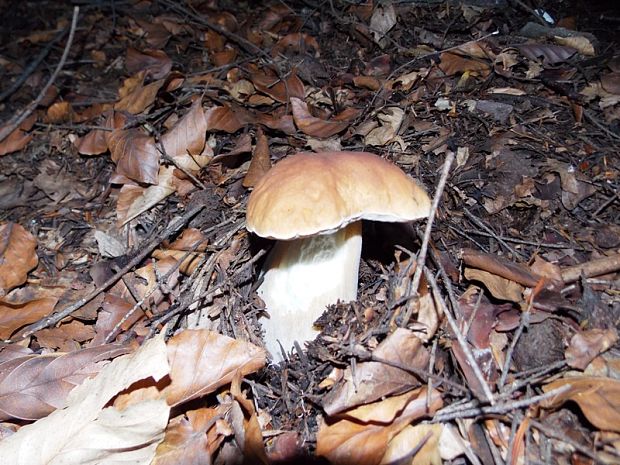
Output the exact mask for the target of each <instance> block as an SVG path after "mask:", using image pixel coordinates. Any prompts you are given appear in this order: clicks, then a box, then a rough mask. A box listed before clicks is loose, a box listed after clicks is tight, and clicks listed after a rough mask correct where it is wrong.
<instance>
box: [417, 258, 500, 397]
mask: <svg viewBox="0 0 620 465" xmlns="http://www.w3.org/2000/svg"><path fill="white" fill-rule="evenodd" d="M424 276H425V277H426V279H427V281H428V283H429V284H430V286H431V289H432V290H433V294H434V295H435V299H436V301H437V302H439V304H440V305H441V309H442V310H443V313H444V315H446V318H447V319H448V324H449V325H450V328H451V329H452V332H453V333H454V334H455V335H456V339H457V340H458V342H459V344H460V345H461V348H462V349H463V353H464V354H465V358H466V359H467V363H469V365H470V366H471V369H472V370H473V372H474V375H475V376H476V380H477V381H478V383H480V386H481V387H482V391H483V392H484V397H486V400H487V401H488V402H489V403H490V404H491V405H492V404H494V403H495V400H494V399H493V393H492V392H491V388H489V385H488V384H487V382H486V380H485V379H484V376H483V375H482V371H481V370H480V367H479V366H478V363H476V359H475V358H474V354H472V352H471V349H470V348H469V345H468V343H467V341H466V340H465V336H463V333H462V332H461V330H460V329H459V326H458V325H457V323H456V320H455V319H454V317H453V316H452V313H451V312H450V309H449V308H448V306H447V305H446V302H445V300H444V299H443V297H442V296H441V292H440V291H439V286H438V285H437V281H436V280H435V277H434V276H433V273H431V272H430V270H429V269H428V268H426V267H424Z"/></svg>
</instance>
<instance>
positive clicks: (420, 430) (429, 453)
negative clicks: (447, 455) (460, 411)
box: [381, 424, 444, 465]
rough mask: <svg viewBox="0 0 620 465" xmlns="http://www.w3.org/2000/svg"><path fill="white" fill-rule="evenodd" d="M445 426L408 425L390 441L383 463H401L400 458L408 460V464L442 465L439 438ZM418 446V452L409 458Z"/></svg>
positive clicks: (383, 464) (386, 464)
mask: <svg viewBox="0 0 620 465" xmlns="http://www.w3.org/2000/svg"><path fill="white" fill-rule="evenodd" d="M443 428H444V427H443V425H441V424H433V425H424V424H423V425H415V426H411V425H407V426H406V427H405V428H404V429H403V430H402V431H401V432H400V433H398V434H397V435H396V436H395V437H394V438H393V439H392V440H391V441H390V444H389V446H388V448H387V450H386V451H385V455H384V456H383V458H382V459H381V465H388V464H393V463H400V462H399V461H400V460H406V462H405V463H406V464H407V465H441V464H442V463H443V461H442V460H441V459H442V457H441V455H440V453H439V440H440V437H441V433H442V431H443ZM420 445H421V447H419V446H420ZM417 448H419V450H418V451H417V452H416V454H415V455H414V456H413V457H411V458H408V457H409V456H410V455H411V452H412V450H414V449H417Z"/></svg>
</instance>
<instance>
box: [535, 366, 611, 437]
mask: <svg viewBox="0 0 620 465" xmlns="http://www.w3.org/2000/svg"><path fill="white" fill-rule="evenodd" d="M567 385H568V386H570V388H569V390H568V391H566V392H564V393H561V394H558V395H556V396H554V397H553V398H551V399H548V400H545V401H543V402H542V406H543V407H545V408H556V407H559V406H560V405H561V404H563V403H564V402H566V401H569V400H572V401H574V402H576V403H577V404H578V405H579V408H581V411H582V412H583V414H584V415H585V417H586V418H587V419H588V420H589V421H590V422H591V423H592V424H593V425H594V426H595V427H597V428H598V429H601V430H607V431H614V432H616V433H618V432H620V380H617V379H612V378H594V377H580V378H576V377H575V378H562V379H558V380H556V381H553V382H552V383H549V384H546V385H545V386H543V391H545V392H549V391H552V390H554V389H558V388H561V387H563V386H567Z"/></svg>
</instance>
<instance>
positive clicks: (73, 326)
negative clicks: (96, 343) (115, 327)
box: [37, 320, 95, 352]
mask: <svg viewBox="0 0 620 465" xmlns="http://www.w3.org/2000/svg"><path fill="white" fill-rule="evenodd" d="M93 337H95V328H94V327H93V326H92V325H85V324H84V323H82V322H81V321H78V320H73V321H71V322H69V323H64V324H61V325H60V326H57V327H54V328H50V329H42V330H41V331H37V342H38V343H39V345H40V346H41V347H45V348H47V349H51V350H59V351H61V352H72V351H75V350H79V349H80V344H79V343H81V342H86V341H89V340H91V339H92V338H93Z"/></svg>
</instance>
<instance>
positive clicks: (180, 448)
mask: <svg viewBox="0 0 620 465" xmlns="http://www.w3.org/2000/svg"><path fill="white" fill-rule="evenodd" d="M229 410H230V408H229V407H228V406H226V405H219V406H218V407H217V408H201V409H198V410H190V411H189V412H186V413H184V414H182V415H179V416H178V417H176V418H173V419H172V420H170V423H169V424H168V427H167V428H166V435H165V437H164V440H163V441H162V442H161V443H160V444H159V446H157V451H156V453H155V459H154V460H153V465H177V464H187V465H202V464H205V463H211V461H210V458H211V455H212V454H213V453H214V452H215V450H216V448H217V447H218V446H219V445H220V444H221V442H222V441H223V440H224V439H225V438H226V436H225V435H223V434H221V433H220V432H219V431H218V428H217V420H218V417H224V416H225V415H226V414H227V413H228V411H229Z"/></svg>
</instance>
